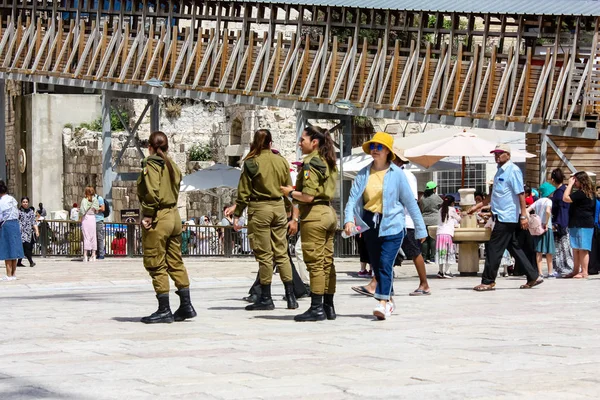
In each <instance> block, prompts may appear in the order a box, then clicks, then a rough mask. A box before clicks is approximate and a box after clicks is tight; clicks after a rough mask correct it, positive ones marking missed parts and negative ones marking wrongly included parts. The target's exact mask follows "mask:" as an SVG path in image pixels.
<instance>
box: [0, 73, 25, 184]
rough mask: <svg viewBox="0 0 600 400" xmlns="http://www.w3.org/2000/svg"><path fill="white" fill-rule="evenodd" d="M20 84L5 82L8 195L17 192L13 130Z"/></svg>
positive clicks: (17, 167)
mask: <svg viewBox="0 0 600 400" xmlns="http://www.w3.org/2000/svg"><path fill="white" fill-rule="evenodd" d="M21 85H22V84H21V82H18V81H9V80H7V81H6V85H5V91H6V105H5V107H6V109H5V114H4V115H5V134H6V173H7V177H6V178H7V179H6V185H7V186H8V192H9V193H16V192H17V174H18V173H19V162H18V158H17V157H18V152H19V149H18V148H17V147H18V146H17V144H16V143H17V137H16V129H15V118H16V114H15V103H16V99H17V96H18V95H19V94H20V93H21Z"/></svg>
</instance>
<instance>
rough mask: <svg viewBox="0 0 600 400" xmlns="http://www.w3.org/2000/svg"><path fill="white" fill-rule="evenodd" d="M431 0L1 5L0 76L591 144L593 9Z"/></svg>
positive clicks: (597, 16) (555, 2) (599, 68)
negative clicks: (441, 6) (440, 6)
mask: <svg viewBox="0 0 600 400" xmlns="http://www.w3.org/2000/svg"><path fill="white" fill-rule="evenodd" d="M436 3H440V2H439V1H433V0H422V1H418V2H417V1H414V0H404V1H401V0H396V1H385V0H383V1H371V0H367V1H358V0H339V1H336V2H335V4H336V5H335V6H333V5H328V4H327V3H326V2H321V1H315V0H292V1H288V2H277V1H251V0H245V1H214V0H54V1H53V0H0V80H5V79H14V80H21V81H30V82H39V83H51V84H57V85H71V86H80V87H86V88H95V89H100V90H105V91H117V92H119V93H131V94H132V95H137V96H159V95H165V96H174V97H189V98H196V99H212V100H222V101H227V102H239V103H248V104H257V105H272V106H280V107H290V108H296V109H299V110H302V111H307V112H312V113H314V112H324V113H330V114H345V115H366V116H373V117H386V118H395V119H404V120H417V121H428V122H439V123H446V124H455V125H464V126H478V127H483V128H486V127H489V128H496V129H507V130H518V131H525V132H528V133H532V134H540V135H538V136H535V138H536V140H539V143H538V145H539V146H540V152H541V155H542V157H541V158H544V159H545V158H546V157H545V152H546V148H547V145H548V143H553V142H552V139H551V137H550V135H558V136H566V137H576V138H578V139H594V140H597V139H598V129H599V128H600V120H599V117H600V40H599V30H600V4H599V2H598V1H595V0H577V1H573V0H545V1H541V0H531V1H528V2H522V1H516V0H503V1H496V2H493V1H489V0H481V1H478V2H474V1H467V0H456V1H454V2H452V5H451V6H449V5H448V6H446V9H444V10H441V9H438V8H437V7H436ZM522 3H527V4H522ZM448 8H449V9H448ZM531 138H533V136H531ZM532 140H533V139H532ZM551 147H552V144H551ZM557 154H558V156H559V157H560V156H561V154H560V149H558V148H557ZM563 156H564V154H563ZM542 169H543V165H540V166H539V171H538V177H539V179H540V180H541V179H543V178H542V176H543V173H544V172H543V171H542Z"/></svg>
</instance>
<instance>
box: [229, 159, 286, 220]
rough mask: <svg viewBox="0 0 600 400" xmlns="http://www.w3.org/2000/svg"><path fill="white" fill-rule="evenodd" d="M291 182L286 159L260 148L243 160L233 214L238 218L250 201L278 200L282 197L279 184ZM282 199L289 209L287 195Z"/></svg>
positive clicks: (283, 184)
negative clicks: (258, 152)
mask: <svg viewBox="0 0 600 400" xmlns="http://www.w3.org/2000/svg"><path fill="white" fill-rule="evenodd" d="M291 184H292V177H291V176H290V165H289V164H288V162H287V161H286V159H285V158H283V156H281V155H280V154H276V153H274V152H273V151H271V150H262V151H261V152H260V154H258V155H257V156H255V157H252V158H249V159H247V160H246V161H244V167H243V170H242V175H241V177H240V182H239V183H238V189H237V199H236V201H235V203H236V205H237V207H236V209H235V213H234V215H235V216H236V217H238V218H239V217H240V216H241V215H242V213H243V212H244V209H245V208H246V206H248V203H249V202H251V201H263V200H280V199H281V198H282V197H283V193H282V191H281V186H291ZM284 200H285V201H286V208H288V209H289V207H290V205H291V203H290V204H288V203H289V200H288V199H287V197H286V198H285V199H284Z"/></svg>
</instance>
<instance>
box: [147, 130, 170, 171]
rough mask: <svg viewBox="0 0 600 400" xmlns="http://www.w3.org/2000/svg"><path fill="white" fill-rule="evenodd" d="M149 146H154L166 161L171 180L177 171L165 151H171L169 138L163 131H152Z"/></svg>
mask: <svg viewBox="0 0 600 400" xmlns="http://www.w3.org/2000/svg"><path fill="white" fill-rule="evenodd" d="M148 146H150V147H152V148H153V149H154V151H155V152H156V154H157V155H158V156H159V157H160V158H162V159H163V160H164V161H165V164H167V168H168V170H169V176H170V177H171V180H173V178H174V176H175V171H173V166H172V165H171V162H170V161H169V160H168V159H167V156H166V155H165V153H166V152H167V151H169V139H168V138H167V135H165V134H164V132H161V131H156V132H152V134H151V135H150V139H148Z"/></svg>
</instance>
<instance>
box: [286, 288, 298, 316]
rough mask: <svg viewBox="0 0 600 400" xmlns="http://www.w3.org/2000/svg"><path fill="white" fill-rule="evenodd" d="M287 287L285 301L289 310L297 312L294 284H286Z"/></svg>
mask: <svg viewBox="0 0 600 400" xmlns="http://www.w3.org/2000/svg"><path fill="white" fill-rule="evenodd" d="M284 286H285V299H286V301H287V308H288V310H295V309H296V308H298V302H297V301H296V294H295V293H294V283H293V282H286V283H284Z"/></svg>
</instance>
